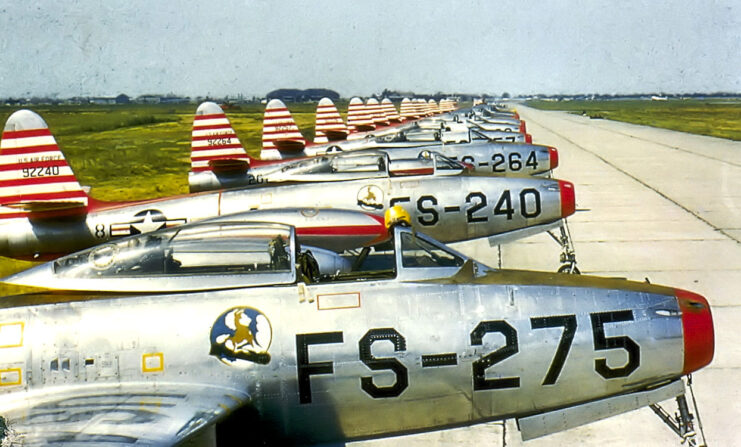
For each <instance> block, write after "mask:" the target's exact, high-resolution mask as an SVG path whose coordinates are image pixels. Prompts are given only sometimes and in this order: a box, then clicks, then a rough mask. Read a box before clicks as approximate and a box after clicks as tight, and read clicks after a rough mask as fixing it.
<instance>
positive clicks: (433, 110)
mask: <svg viewBox="0 0 741 447" xmlns="http://www.w3.org/2000/svg"><path fill="white" fill-rule="evenodd" d="M437 113H438V109H437V103H436V102H435V100H434V99H430V100H429V101H427V116H432V115H437Z"/></svg>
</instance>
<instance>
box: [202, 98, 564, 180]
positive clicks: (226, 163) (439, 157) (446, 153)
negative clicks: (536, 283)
mask: <svg viewBox="0 0 741 447" xmlns="http://www.w3.org/2000/svg"><path fill="white" fill-rule="evenodd" d="M325 99H326V98H325ZM320 109H321V116H322V118H321V119H320V112H319V110H320ZM332 109H334V111H333V110H332ZM270 113H271V114H272V113H273V112H270ZM335 113H336V108H334V104H333V103H332V102H331V100H329V99H326V101H325V100H322V101H320V106H319V109H318V112H317V128H319V126H321V129H322V130H321V132H322V135H323V136H322V138H323V139H325V138H328V137H327V135H331V134H333V132H335V131H337V132H338V133H342V130H341V128H340V127H339V125H340V124H342V125H343V126H344V123H342V120H341V119H339V122H337V121H336V120H335V118H331V117H332V116H334V115H335ZM336 116H337V118H339V113H337V114H336ZM282 120H283V123H282V124H283V125H285V126H290V127H291V128H293V126H295V122H294V121H293V120H292V119H286V118H285V117H284V118H282ZM451 126H452V123H451ZM464 127H465V126H464ZM296 129H298V127H296ZM446 129H450V127H446V128H445V129H442V130H441V131H442V132H443V133H442V135H443V136H444V138H447V136H448V132H449V131H448V130H446ZM325 132H326V134H325ZM465 132H466V133H465V135H466V137H468V136H469V131H468V128H465ZM414 135H415V134H414V133H413V131H406V132H402V133H400V134H399V135H398V136H386V137H376V138H366V139H363V140H354V141H345V142H339V143H337V144H336V145H331V146H328V145H324V146H312V147H306V148H304V150H303V152H302V154H304V155H307V156H319V155H324V154H328V153H337V152H348V151H356V150H364V151H368V150H371V149H374V150H376V151H381V152H384V153H386V154H388V157H389V160H391V161H393V162H394V163H393V164H396V165H400V164H402V162H403V163H406V164H410V163H415V162H417V163H423V162H424V161H425V160H431V161H433V162H435V164H436V165H437V166H441V167H443V168H444V170H439V169H435V170H434V172H435V173H439V174H443V175H451V174H454V173H459V172H461V170H462V169H463V167H462V166H460V165H457V163H456V162H455V161H450V160H446V157H447V158H450V159H452V160H460V161H461V162H463V163H466V164H469V165H470V166H472V167H473V169H474V171H476V172H479V173H492V174H512V173H515V174H530V175H535V174H543V173H547V172H550V171H552V170H553V169H555V168H556V166H558V152H557V151H556V149H555V148H552V147H548V146H542V145H527V144H495V143H489V142H481V141H474V142H473V143H471V144H466V145H461V144H444V145H443V144H439V143H440V142H439V141H434V142H430V141H418V140H416V139H415V138H414ZM410 138H411V139H412V141H410ZM191 141H192V146H191V170H190V172H189V174H188V183H189V186H190V191H191V192H200V191H209V190H215V189H224V188H232V187H239V186H250V185H262V184H265V183H267V182H276V181H281V182H285V181H289V180H294V181H298V180H299V179H298V178H295V177H294V178H292V179H291V178H288V177H286V173H288V174H295V173H296V172H298V171H297V170H296V169H294V167H296V166H303V165H304V164H305V163H304V161H303V160H302V159H301V158H300V159H288V160H270V161H264V160H257V159H254V158H252V157H250V156H249V155H248V154H247V152H246V151H245V149H244V147H243V146H242V145H241V143H240V141H239V138H238V136H237V134H236V132H235V131H234V129H233V128H232V126H231V124H230V122H229V119H228V118H227V117H226V115H225V114H224V111H223V110H222V109H221V108H220V107H219V106H218V105H217V104H215V103H213V102H204V103H202V104H201V105H199V106H198V109H197V110H196V116H195V119H194V120H193V136H192V140H191ZM265 148H267V146H266V147H264V149H265ZM270 148H272V149H270V150H277V149H275V144H274V142H272V141H271V142H270ZM435 152H437V153H438V154H435ZM425 154H426V155H425ZM373 156H377V152H376V154H375V155H373ZM420 157H421V158H420ZM296 160H299V161H296ZM306 163H309V164H310V163H311V162H306ZM391 164H392V163H389V162H388V161H384V165H385V166H388V167H389V170H390V171H391V173H394V171H396V172H399V171H401V168H400V169H399V170H395V169H392V166H391ZM315 166H318V165H315ZM418 169H428V170H429V166H425V165H424V164H423V165H422V166H419V167H418ZM336 170H337V169H336V168H334V171H336ZM406 170H407V171H408V170H409V169H408V168H406ZM299 171H300V170H299ZM317 173H319V171H318V170H316V169H315V170H314V174H317ZM327 173H329V171H327ZM354 175H355V176H356V177H357V176H360V175H361V174H360V172H359V170H356V171H355V174H354ZM331 177H334V178H335V180H336V179H338V178H339V177H338V176H331ZM308 180H313V181H317V180H321V179H320V178H319V177H317V176H316V175H312V176H311V177H310V178H305V179H304V180H303V181H308Z"/></svg>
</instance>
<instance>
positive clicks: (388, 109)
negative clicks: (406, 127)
mask: <svg viewBox="0 0 741 447" xmlns="http://www.w3.org/2000/svg"><path fill="white" fill-rule="evenodd" d="M381 111H382V112H383V114H384V115H386V119H387V120H388V121H389V122H392V123H398V122H399V121H401V117H400V116H399V112H397V111H396V107H394V103H393V102H391V100H390V99H388V98H383V101H381Z"/></svg>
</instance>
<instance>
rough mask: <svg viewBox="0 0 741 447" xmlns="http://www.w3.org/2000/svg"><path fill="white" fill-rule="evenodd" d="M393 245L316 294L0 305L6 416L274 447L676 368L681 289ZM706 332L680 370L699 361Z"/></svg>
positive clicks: (59, 428)
mask: <svg viewBox="0 0 741 447" xmlns="http://www.w3.org/2000/svg"><path fill="white" fill-rule="evenodd" d="M265 225H267V224H265ZM265 225H262V226H261V227H260V228H265ZM272 225H275V224H272ZM184 228H187V227H184ZM271 228H272V227H271ZM286 228H287V229H288V230H285V229H286ZM274 231H277V232H282V233H280V234H290V236H286V237H285V238H284V240H285V241H287V246H286V254H287V255H288V257H289V258H288V259H287V261H289V263H290V265H293V264H294V263H295V261H296V258H295V256H296V255H295V252H296V250H295V247H294V244H296V243H297V242H300V241H299V239H300V238H297V237H296V236H295V235H294V233H293V231H292V230H291V229H290V227H285V226H275V230H274ZM285 231H289V233H285ZM394 233H395V235H394V247H395V251H394V252H393V253H392V254H390V256H391V258H390V262H391V263H390V264H388V267H389V269H388V270H385V269H383V268H381V269H378V270H373V271H365V270H363V269H362V268H361V269H359V270H357V271H354V272H350V273H349V274H346V275H344V276H343V274H338V275H335V276H331V277H325V278H323V279H321V280H319V281H318V282H311V283H297V282H296V281H297V278H298V276H297V275H295V274H294V273H292V272H291V271H290V270H286V271H285V274H283V276H280V274H278V276H276V277H275V278H274V281H273V283H272V284H270V285H267V284H262V283H260V282H259V281H258V282H257V283H255V284H254V285H249V284H248V285H245V286H243V287H238V288H233V289H223V288H220V287H219V286H218V282H213V283H212V284H213V288H211V289H210V290H201V291H191V292H189V291H186V290H183V291H181V292H178V293H173V292H171V293H167V292H165V293H162V292H158V293H144V292H140V293H129V294H121V293H116V292H115V288H116V281H127V279H126V278H116V277H113V278H112V279H111V282H110V286H109V287H110V290H109V291H108V292H106V293H77V294H65V293H54V294H43V293H42V294H35V295H21V296H15V297H6V298H4V299H3V300H2V301H1V302H0V325H3V326H0V328H1V329H3V338H2V340H3V341H4V343H5V344H4V345H2V346H0V373H1V374H2V378H3V382H2V385H3V386H0V396H2V398H0V415H3V417H4V418H5V419H6V420H8V421H13V423H12V426H11V428H12V429H14V430H16V432H17V433H21V434H23V435H24V436H26V437H25V438H24V441H25V443H26V445H39V444H42V443H43V442H46V440H48V439H57V440H65V439H67V440H69V441H70V442H72V441H77V442H79V441H81V440H84V439H98V440H99V441H100V440H109V441H110V442H112V443H115V442H119V443H124V442H134V441H140V442H148V443H153V444H156V445H168V444H172V443H175V442H179V441H182V440H184V439H187V438H188V437H189V436H190V435H192V434H194V433H195V432H197V430H198V429H200V428H202V427H203V426H205V425H209V424H215V423H218V422H219V421H221V420H223V419H224V418H226V417H227V415H228V413H230V412H231V411H234V410H236V409H238V408H240V407H250V408H252V409H253V410H254V412H253V413H252V416H251V417H258V418H259V423H258V424H257V427H259V429H260V430H264V431H266V432H269V433H271V434H272V435H274V436H276V437H278V438H281V439H283V440H284V441H293V442H297V441H300V442H304V443H307V442H309V443H312V442H317V443H319V442H343V441H348V440H353V439H364V438H374V437H381V436H389V435H392V434H400V433H406V432H412V431H420V430H433V429H439V428H443V427H450V426H462V425H470V424H475V423H479V422H485V421H492V420H499V419H503V418H508V417H527V416H531V415H534V414H538V413H546V412H549V411H554V410H558V409H560V408H564V407H572V408H574V407H577V408H578V406H579V405H581V404H586V403H589V405H591V406H592V407H591V408H595V409H598V408H599V406H598V405H597V403H598V402H599V401H600V400H601V399H605V398H610V397H613V396H619V395H626V394H629V393H632V392H642V391H644V390H647V389H650V388H652V387H654V386H658V385H661V384H664V383H667V382H669V381H672V380H674V379H676V378H678V377H681V375H683V374H684V373H686V372H687V371H686V365H687V361H686V359H685V354H684V346H686V344H687V337H688V335H687V334H683V330H686V329H687V328H688V327H689V326H688V323H687V322H686V321H684V320H687V318H685V317H684V316H683V314H684V313H685V312H687V311H686V310H683V308H682V306H685V307H686V306H687V305H686V304H682V306H680V304H679V301H678V298H677V296H678V295H680V296H681V298H680V299H684V300H685V301H686V299H687V298H686V297H687V293H686V292H677V291H676V290H675V289H673V288H668V287H661V286H655V285H650V284H645V283H635V282H630V281H625V280H619V279H606V278H597V277H588V276H581V275H564V274H557V273H537V272H527V271H505V270H493V269H490V268H488V267H486V266H483V265H481V264H478V263H476V262H475V261H472V260H470V259H467V258H465V257H464V256H463V255H460V254H459V253H456V252H455V251H452V250H449V249H446V248H445V247H444V246H442V245H440V244H439V243H436V242H435V241H434V240H431V239H429V238H426V237H425V236H423V235H421V234H419V233H417V234H415V233H413V230H412V229H411V228H403V227H396V228H395V229H394ZM155 235H156V234H155ZM141 237H142V238H143V237H145V235H142V236H141ZM431 253H436V254H435V256H430V254H431ZM379 255H380V253H379ZM90 262H98V264H100V259H99V258H97V259H91V260H90ZM287 265H288V264H287ZM183 266H184V264H183ZM203 278H204V279H203V281H205V282H208V281H209V278H208V277H206V276H204V277H203ZM16 279H17V278H16ZM693 300H694V301H693V302H694V303H699V304H694V305H693V306H694V307H693V309H694V310H692V312H694V313H695V314H698V315H699V314H700V313H701V312H709V311H708V310H701V309H699V306H700V305H703V301H704V300H700V299H699V298H693ZM695 308H697V309H695ZM692 318H695V319H698V317H697V316H693V317H692ZM702 318H704V317H702ZM683 321H684V322H683ZM694 327H700V328H701V330H702V331H704V332H706V333H707V332H710V335H711V336H712V323H711V324H710V325H709V326H708V325H705V324H703V325H694ZM703 337H704V338H707V334H695V335H693V336H692V340H693V342H692V343H693V353H692V356H693V359H692V362H693V368H699V367H702V366H704V365H702V364H701V363H697V360H696V359H699V358H703V359H708V358H711V357H712V355H710V356H708V355H707V354H705V353H703V352H701V351H702V350H703V348H702V347H701V346H702V345H701V343H697V342H696V340H699V339H702V338H703ZM11 342H14V343H15V344H11ZM704 349H705V351H708V350H709V351H712V349H713V348H712V346H705V348H704ZM703 361H705V360H703ZM86 415H87V416H86ZM91 415H93V416H91ZM90 417H93V418H94V420H97V421H101V423H98V424H91V423H90ZM232 417H235V418H239V417H245V416H244V413H239V412H237V413H235V414H234V415H233V416H232ZM110 420H115V421H116V424H106V423H104V422H105V421H110ZM236 422H237V423H239V424H250V423H254V422H255V420H250V419H240V420H237V421H236ZM83 426H84V428H83ZM252 434H253V433H252V432H251V435H252ZM94 436H97V438H93V437H94ZM65 437H66V438H65ZM85 437H88V438H85ZM116 437H118V438H116Z"/></svg>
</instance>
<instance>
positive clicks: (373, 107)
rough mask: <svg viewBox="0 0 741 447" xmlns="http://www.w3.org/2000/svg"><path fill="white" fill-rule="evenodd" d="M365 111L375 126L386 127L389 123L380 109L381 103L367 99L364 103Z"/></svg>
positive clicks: (373, 99) (374, 99)
mask: <svg viewBox="0 0 741 447" xmlns="http://www.w3.org/2000/svg"><path fill="white" fill-rule="evenodd" d="M365 110H366V111H367V112H368V115H370V119H371V120H372V121H373V125H375V126H387V125H388V123H389V121H388V120H387V119H386V114H385V113H383V109H381V103H379V102H378V100H377V99H376V98H368V101H366V103H365Z"/></svg>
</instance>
